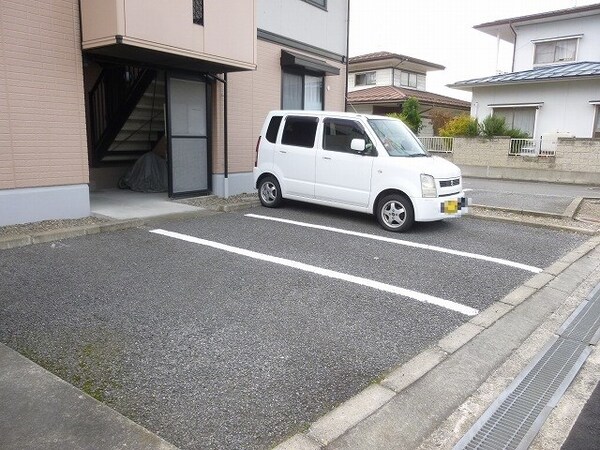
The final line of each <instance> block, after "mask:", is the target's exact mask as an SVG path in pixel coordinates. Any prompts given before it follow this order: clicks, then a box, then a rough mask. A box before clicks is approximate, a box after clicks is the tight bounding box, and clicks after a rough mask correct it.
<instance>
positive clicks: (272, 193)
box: [258, 176, 283, 208]
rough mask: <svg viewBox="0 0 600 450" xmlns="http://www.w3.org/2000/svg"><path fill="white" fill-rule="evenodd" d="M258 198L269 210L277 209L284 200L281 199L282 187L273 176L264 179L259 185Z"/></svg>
mask: <svg viewBox="0 0 600 450" xmlns="http://www.w3.org/2000/svg"><path fill="white" fill-rule="evenodd" d="M258 197H259V198H260V202H261V203H262V205H263V206H266V207H267V208H276V207H278V206H279V205H280V204H281V201H282V200H283V199H282V197H281V187H280V186H279V182H278V181H277V179H276V178H275V177H273V176H267V177H264V178H263V179H262V180H260V182H259V184H258Z"/></svg>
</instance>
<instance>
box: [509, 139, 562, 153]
mask: <svg viewBox="0 0 600 450" xmlns="http://www.w3.org/2000/svg"><path fill="white" fill-rule="evenodd" d="M508 154H509V155H512V156H555V155H556V149H554V148H548V146H546V148H544V146H542V140H541V139H511V140H510V147H509V149H508Z"/></svg>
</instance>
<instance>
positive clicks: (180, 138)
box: [0, 0, 348, 226]
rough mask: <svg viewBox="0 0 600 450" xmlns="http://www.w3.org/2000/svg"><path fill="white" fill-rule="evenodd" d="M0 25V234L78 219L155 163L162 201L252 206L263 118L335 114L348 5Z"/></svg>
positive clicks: (13, 18) (11, 8)
mask: <svg viewBox="0 0 600 450" xmlns="http://www.w3.org/2000/svg"><path fill="white" fill-rule="evenodd" d="M0 23H1V24H2V26H1V27H0V43H1V44H0V226H2V225H9V224H15V223H25V222H33V221H40V220H46V219H60V218H78V217H85V216H87V215H89V214H90V190H92V191H93V190H95V189H102V188H115V189H116V187H117V185H118V184H119V180H120V179H121V177H122V176H123V175H124V174H125V173H126V172H127V170H128V169H129V168H130V167H131V165H132V164H133V162H134V161H136V159H137V158H139V157H140V156H141V155H144V154H146V153H148V152H150V151H153V150H157V149H161V151H160V152H157V153H161V154H162V155H163V156H165V158H166V161H167V165H166V167H167V171H168V173H167V177H168V192H167V193H165V194H164V195H165V198H166V197H167V195H168V196H169V197H177V196H184V195H202V194H207V193H216V194H218V195H228V194H235V193H239V192H251V191H252V190H253V186H252V167H253V165H254V157H255V145H256V139H257V137H258V134H259V132H260V126H261V124H262V121H263V119H264V117H265V115H266V113H267V111H269V110H272V109H280V108H297V109H324V108H327V109H337V110H343V108H344V103H345V98H344V94H345V83H346V70H345V66H346V59H347V56H346V55H347V47H346V42H347V35H348V0H285V1H284V0H250V1H248V0H171V1H169V2H164V1H161V0H61V1H51V0H22V1H19V2H3V3H2V8H1V9H0ZM163 150H166V151H163Z"/></svg>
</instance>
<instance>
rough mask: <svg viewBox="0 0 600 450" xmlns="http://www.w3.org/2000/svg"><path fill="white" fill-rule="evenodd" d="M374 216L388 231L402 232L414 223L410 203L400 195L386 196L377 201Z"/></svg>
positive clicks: (413, 214)
mask: <svg viewBox="0 0 600 450" xmlns="http://www.w3.org/2000/svg"><path fill="white" fill-rule="evenodd" d="M376 215H377V221H378V222H379V224H380V225H381V226H382V227H383V228H384V229H386V230H388V231H395V232H403V231H406V230H408V229H409V228H410V227H412V225H413V223H414V222H415V213H414V210H413V206H412V203H411V202H410V200H409V199H408V198H407V197H406V196H404V195H400V194H392V195H387V196H385V197H383V198H382V199H381V200H379V204H378V205H377V212H376Z"/></svg>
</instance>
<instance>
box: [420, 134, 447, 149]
mask: <svg viewBox="0 0 600 450" xmlns="http://www.w3.org/2000/svg"><path fill="white" fill-rule="evenodd" d="M419 140H420V141H421V144H423V147H425V149H426V150H427V151H429V152H431V153H452V151H453V148H454V138H451V137H437V136H435V137H430V136H428V137H420V138H419Z"/></svg>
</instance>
